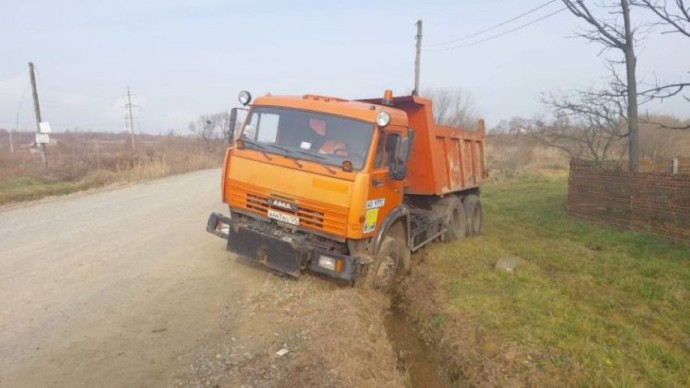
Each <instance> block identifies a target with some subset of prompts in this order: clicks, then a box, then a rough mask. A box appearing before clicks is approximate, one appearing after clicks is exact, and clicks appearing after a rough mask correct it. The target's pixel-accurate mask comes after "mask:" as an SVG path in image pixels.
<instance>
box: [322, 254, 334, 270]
mask: <svg viewBox="0 0 690 388" xmlns="http://www.w3.org/2000/svg"><path fill="white" fill-rule="evenodd" d="M335 262H336V259H335V258H334V257H328V256H324V255H319V267H321V268H325V269H328V270H331V271H335Z"/></svg>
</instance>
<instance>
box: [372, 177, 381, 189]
mask: <svg viewBox="0 0 690 388" xmlns="http://www.w3.org/2000/svg"><path fill="white" fill-rule="evenodd" d="M371 185H372V186H374V187H381V186H383V180H381V179H372V180H371Z"/></svg>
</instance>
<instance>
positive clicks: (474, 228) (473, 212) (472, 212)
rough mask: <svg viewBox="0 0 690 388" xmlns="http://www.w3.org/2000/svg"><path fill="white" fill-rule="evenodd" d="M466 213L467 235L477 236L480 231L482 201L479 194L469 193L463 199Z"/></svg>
mask: <svg viewBox="0 0 690 388" xmlns="http://www.w3.org/2000/svg"><path fill="white" fill-rule="evenodd" d="M463 205H464V207H465V213H466V214H467V235H468V236H479V235H480V234H481V232H482V202H481V201H480V200H479V196H478V195H475V194H470V195H468V196H466V197H465V200H464V201H463Z"/></svg>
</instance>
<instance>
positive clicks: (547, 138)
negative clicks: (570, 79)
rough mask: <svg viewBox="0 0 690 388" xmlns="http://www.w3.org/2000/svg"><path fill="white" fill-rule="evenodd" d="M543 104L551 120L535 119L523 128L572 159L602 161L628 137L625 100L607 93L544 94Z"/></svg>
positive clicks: (526, 123) (538, 139)
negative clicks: (550, 114) (549, 113)
mask: <svg viewBox="0 0 690 388" xmlns="http://www.w3.org/2000/svg"><path fill="white" fill-rule="evenodd" d="M542 102H543V103H544V104H545V105H546V106H547V107H548V108H550V109H551V110H552V112H553V118H552V119H551V120H545V119H543V118H535V119H533V120H531V121H530V122H525V123H521V125H525V126H526V127H527V130H528V131H529V133H530V134H531V135H532V136H533V137H534V138H535V139H536V140H537V141H538V142H539V143H541V144H544V145H546V146H548V147H553V148H557V149H560V150H561V151H563V152H565V153H567V154H568V155H569V156H570V157H571V158H582V159H590V160H596V161H602V160H606V159H607V158H609V156H610V154H611V152H612V151H613V150H614V149H615V146H616V145H617V143H618V142H620V141H621V140H622V139H624V138H625V137H627V136H628V131H627V129H626V126H627V118H626V116H625V111H626V109H625V108H626V107H625V101H622V100H621V99H617V98H613V97H611V96H610V95H608V94H607V93H601V92H595V91H577V92H575V93H574V94H571V95H553V94H551V95H545V96H544V97H543V98H542Z"/></svg>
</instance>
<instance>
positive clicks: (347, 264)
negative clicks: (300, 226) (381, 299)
mask: <svg viewBox="0 0 690 388" xmlns="http://www.w3.org/2000/svg"><path fill="white" fill-rule="evenodd" d="M206 231H208V232H209V233H212V234H215V235H216V236H218V237H221V238H224V239H227V241H228V244H227V250H228V251H231V252H234V253H236V254H238V255H239V256H240V257H242V258H244V259H245V260H249V261H252V262H257V263H261V264H264V265H265V266H267V267H269V268H272V269H274V270H276V271H279V272H282V273H285V274H288V275H291V276H294V277H299V275H300V274H301V272H302V270H304V269H307V268H308V269H309V270H311V271H314V272H318V273H322V274H325V275H328V276H330V277H333V278H336V279H341V280H354V279H355V278H356V277H357V275H358V272H359V258H357V257H353V256H347V255H341V254H337V253H334V252H331V251H327V250H325V249H323V247H322V246H318V245H316V244H313V243H310V241H309V240H308V239H307V238H306V236H303V235H295V234H291V233H288V232H284V231H282V230H279V229H277V228H275V227H272V226H271V225H270V224H268V223H266V222H262V221H258V220H256V221H253V220H244V219H243V220H235V219H232V218H229V217H226V216H224V215H222V214H219V213H211V215H210V216H209V218H208V224H207V226H206ZM321 256H327V257H329V258H333V259H334V260H335V263H338V262H339V263H338V264H337V265H334V269H329V268H324V267H322V266H319V257H321Z"/></svg>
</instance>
